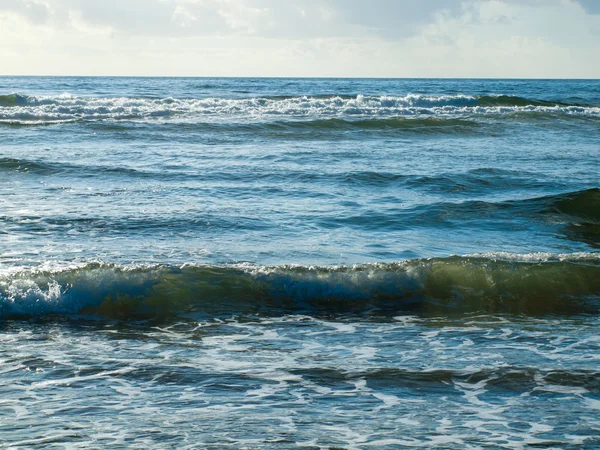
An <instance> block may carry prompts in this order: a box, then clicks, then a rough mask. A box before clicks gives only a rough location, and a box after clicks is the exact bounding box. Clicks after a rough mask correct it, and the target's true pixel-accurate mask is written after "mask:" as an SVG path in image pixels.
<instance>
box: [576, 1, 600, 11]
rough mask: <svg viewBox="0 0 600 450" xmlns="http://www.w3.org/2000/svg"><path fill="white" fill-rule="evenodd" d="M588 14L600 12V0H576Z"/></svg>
mask: <svg viewBox="0 0 600 450" xmlns="http://www.w3.org/2000/svg"><path fill="white" fill-rule="evenodd" d="M576 3H579V4H580V5H581V7H582V8H583V9H584V10H585V11H586V12H587V13H588V14H600V1H598V0H576Z"/></svg>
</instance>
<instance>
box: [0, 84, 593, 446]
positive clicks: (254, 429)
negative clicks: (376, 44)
mask: <svg viewBox="0 0 600 450" xmlns="http://www.w3.org/2000/svg"><path fill="white" fill-rule="evenodd" d="M599 149H600V82H598V81H590V80H571V81H561V80H554V81H549V80H360V79H352V80H348V79H346V80H344V79H321V80H319V79H234V78H228V79H208V78H38V77H16V78H15V77H0V335H1V338H0V362H1V364H0V393H1V395H0V411H1V415H0V417H1V418H2V420H1V421H0V446H4V447H10V448H44V447H55V448H225V447H230V448H323V449H329V448H353V449H361V448H372V447H380V448H403V447H416V448H428V447H433V448H457V449H459V448H499V447H500V448H532V447H542V448H590V449H591V448H597V447H598V446H600V439H599V438H598V436H600V421H599V420H598V416H599V410H600V373H599V372H600V361H599V359H600V338H598V336H597V334H598V333H597V330H598V326H599V325H600V323H599V319H598V317H599V313H600V253H599V250H598V249H599V248H600V182H599V181H600V177H599V173H600V163H599V161H600V160H599Z"/></svg>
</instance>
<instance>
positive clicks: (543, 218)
mask: <svg viewBox="0 0 600 450" xmlns="http://www.w3.org/2000/svg"><path fill="white" fill-rule="evenodd" d="M415 181H416V182H417V183H418V184H421V183H425V182H427V181H428V180H418V179H417V180H414V179H412V180H410V183H415ZM429 182H431V180H429ZM450 186H452V185H450ZM428 187H429V188H430V189H438V188H439V180H434V182H433V184H429V186H428ZM444 189H447V188H446V187H445V188H444ZM486 221H488V222H491V223H493V222H503V223H504V222H510V224H511V227H514V226H517V224H518V223H519V222H522V224H521V225H519V226H527V227H530V226H531V222H532V221H535V222H538V223H542V224H545V225H550V226H559V227H560V226H566V227H567V228H566V234H567V237H568V238H570V239H573V240H578V241H579V240H583V241H585V242H588V243H589V244H591V245H592V246H594V247H597V246H598V245H600V188H592V189H586V190H582V191H575V192H568V193H564V194H556V195H549V196H544V197H536V198H528V199H522V200H507V201H498V202H493V201H483V200H468V201H463V202H447V201H445V202H437V203H429V204H424V205H418V206H413V207H402V206H398V207H394V205H393V204H391V205H390V206H389V207H388V208H387V209H386V210H381V209H379V210H377V211H372V210H365V211H363V212H360V213H358V214H354V215H348V216H343V215H335V216H333V215H332V216H323V217H322V218H321V219H320V221H319V223H320V225H321V226H323V227H325V228H329V229H332V228H339V227H345V226H347V227H356V228H365V227H367V228H370V229H375V228H376V229H388V230H397V229H407V228H414V227H417V226H420V227H425V228H429V227H446V228H449V227H456V226H464V225H465V224H467V223H469V222H472V223H474V224H476V226H478V227H481V226H482V225H483V223H484V222H486Z"/></svg>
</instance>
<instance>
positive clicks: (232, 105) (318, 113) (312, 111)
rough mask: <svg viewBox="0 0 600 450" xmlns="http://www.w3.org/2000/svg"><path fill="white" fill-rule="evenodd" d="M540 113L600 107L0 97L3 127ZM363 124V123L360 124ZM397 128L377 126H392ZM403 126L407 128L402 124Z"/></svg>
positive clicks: (452, 100)
mask: <svg viewBox="0 0 600 450" xmlns="http://www.w3.org/2000/svg"><path fill="white" fill-rule="evenodd" d="M523 112H525V113H542V114H552V115H556V114H558V115H567V116H591V117H600V107H598V106H586V105H572V104H564V103H561V102H548V101H541V100H533V99H526V98H522V97H512V96H506V95H485V96H471V95H438V96H432V95H421V94H409V95H406V96H401V97H394V96H365V95H358V96H356V97H348V96H341V95H332V96H302V97H253V98H241V99H240V98H201V99H174V98H160V99H157V98H126V97H120V98H108V97H107V98H104V97H102V98H92V97H76V96H70V95H61V96H54V97H51V96H50V97H35V96H27V95H21V94H10V95H0V123H3V124H5V125H40V124H52V123H64V122H71V121H106V120H108V121H119V120H121V121H122V120H134V121H135V120H153V121H160V120H168V121H184V122H185V121H191V122H198V121H208V122H210V121H215V120H218V119H219V118H221V119H222V118H226V119H229V120H231V119H232V118H237V119H245V120H259V119H261V118H262V119H264V118H269V119H270V120H274V119H277V118H286V117H291V118H320V119H327V118H335V119H344V120H351V119H356V120H357V121H358V122H337V123H336V122H320V121H318V120H316V121H314V122H313V123H312V126H315V127H319V126H328V127H329V126H332V127H335V126H340V125H341V126H363V127H369V126H371V125H372V123H370V122H366V121H364V119H381V118H384V119H385V118H390V117H416V118H423V116H434V117H453V116H470V115H475V116H480V115H506V114H511V113H523ZM360 120H362V122H360ZM397 125H398V123H395V124H394V123H393V122H388V123H381V122H379V123H378V124H377V123H376V125H375V126H384V127H394V126H397ZM404 125H405V124H404ZM404 125H400V127H402V126H404Z"/></svg>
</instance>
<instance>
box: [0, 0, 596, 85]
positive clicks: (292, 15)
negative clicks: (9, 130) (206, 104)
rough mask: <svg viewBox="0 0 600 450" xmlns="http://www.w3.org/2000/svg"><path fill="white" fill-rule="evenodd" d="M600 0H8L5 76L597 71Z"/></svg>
mask: <svg viewBox="0 0 600 450" xmlns="http://www.w3.org/2000/svg"><path fill="white" fill-rule="evenodd" d="M599 56H600V0H421V1H418V0H368V1H367V0H293V1H292V0H289V1H288V0H0V62H1V63H0V74H2V75H157V76H158V75H174V76H177V75H181V76H347V77H535V78H599V77H600V57H599Z"/></svg>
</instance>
